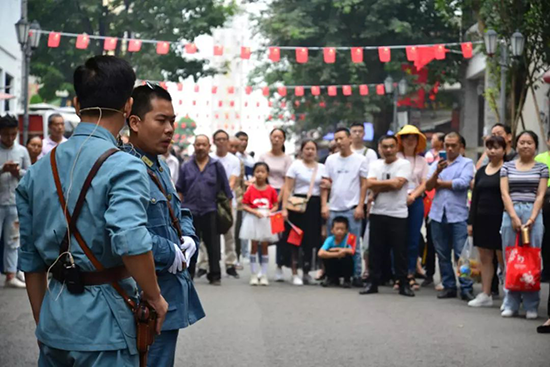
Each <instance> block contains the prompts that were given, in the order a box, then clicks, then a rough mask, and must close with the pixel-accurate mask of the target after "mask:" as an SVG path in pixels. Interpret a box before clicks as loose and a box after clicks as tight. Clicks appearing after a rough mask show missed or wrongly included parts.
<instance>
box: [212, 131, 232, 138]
mask: <svg viewBox="0 0 550 367" xmlns="http://www.w3.org/2000/svg"><path fill="white" fill-rule="evenodd" d="M221 133H224V134H225V136H227V140H229V134H228V133H227V131H225V130H223V129H219V130H216V131H215V132H214V134H212V139H214V140H216V135H218V134H221Z"/></svg>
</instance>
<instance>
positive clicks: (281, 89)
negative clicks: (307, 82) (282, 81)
mask: <svg viewBox="0 0 550 367" xmlns="http://www.w3.org/2000/svg"><path fill="white" fill-rule="evenodd" d="M277 93H279V95H280V96H281V97H284V96H286V87H279V88H277Z"/></svg>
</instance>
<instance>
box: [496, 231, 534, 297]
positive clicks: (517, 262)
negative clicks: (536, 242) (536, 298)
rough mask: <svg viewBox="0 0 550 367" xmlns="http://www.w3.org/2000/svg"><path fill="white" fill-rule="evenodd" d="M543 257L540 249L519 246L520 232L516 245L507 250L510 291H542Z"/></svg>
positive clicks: (508, 285) (507, 276)
mask: <svg viewBox="0 0 550 367" xmlns="http://www.w3.org/2000/svg"><path fill="white" fill-rule="evenodd" d="M540 271H541V257H540V248H536V247H531V246H521V247H520V246H519V232H518V235H517V237H516V245H515V246H514V247H507V248H506V282H505V284H504V287H505V288H506V289H507V290H509V291H520V292H537V291H540Z"/></svg>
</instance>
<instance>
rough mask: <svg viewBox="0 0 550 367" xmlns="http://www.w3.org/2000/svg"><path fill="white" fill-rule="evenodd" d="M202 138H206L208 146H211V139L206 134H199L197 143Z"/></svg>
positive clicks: (196, 136)
mask: <svg viewBox="0 0 550 367" xmlns="http://www.w3.org/2000/svg"><path fill="white" fill-rule="evenodd" d="M201 137H202V138H206V140H207V141H208V144H210V138H209V137H208V135H206V134H197V135H195V142H196V141H197V139H198V138H201Z"/></svg>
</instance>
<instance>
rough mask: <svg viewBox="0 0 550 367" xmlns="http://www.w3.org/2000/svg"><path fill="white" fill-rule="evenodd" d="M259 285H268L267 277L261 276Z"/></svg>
mask: <svg viewBox="0 0 550 367" xmlns="http://www.w3.org/2000/svg"><path fill="white" fill-rule="evenodd" d="M260 285H264V286H266V285H269V281H268V280H267V275H262V276H261V277H260Z"/></svg>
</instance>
